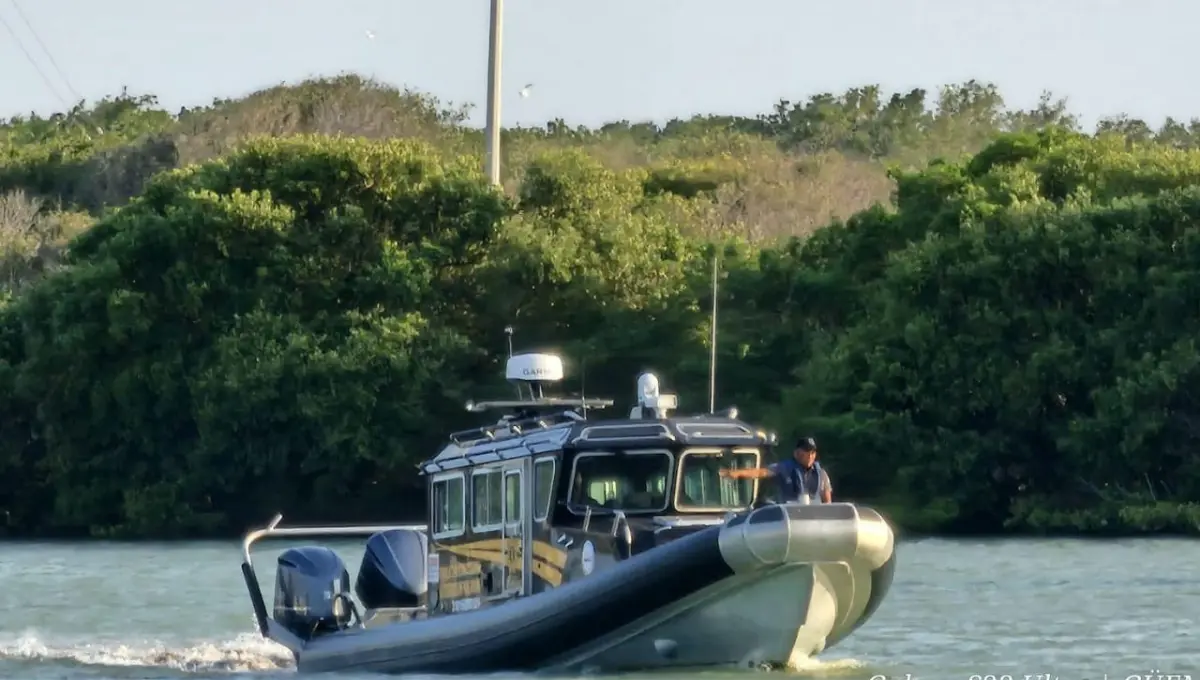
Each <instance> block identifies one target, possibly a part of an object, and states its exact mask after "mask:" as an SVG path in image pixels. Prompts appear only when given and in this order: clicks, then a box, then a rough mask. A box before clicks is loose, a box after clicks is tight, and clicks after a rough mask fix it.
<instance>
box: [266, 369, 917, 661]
mask: <svg viewBox="0 0 1200 680" xmlns="http://www.w3.org/2000/svg"><path fill="white" fill-rule="evenodd" d="M506 377H507V378H508V380H509V381H511V382H513V383H515V384H516V385H517V392H518V394H519V395H520V398H519V399H517V400H514V401H494V402H487V403H468V404H467V408H468V410H469V411H471V412H474V413H483V412H492V411H500V412H503V414H502V415H501V416H500V418H499V419H498V421H497V422H495V423H494V424H492V425H488V426H485V427H480V428H477V429H472V430H467V431H464V432H456V433H454V434H452V435H450V437H449V442H448V443H447V444H446V446H445V448H443V449H442V451H441V452H440V453H438V454H437V455H436V456H434V457H433V458H431V459H429V460H427V461H425V462H423V463H422V464H421V465H420V471H421V474H422V475H423V476H424V478H425V480H426V492H427V494H428V503H429V508H428V510H429V524H428V525H420V526H417V525H396V526H350V527H333V526H325V527H292V528H284V527H281V526H280V520H281V517H280V516H276V517H275V519H274V521H272V522H271V523H270V524H269V525H268V526H267V527H265V528H262V529H258V530H256V531H252V532H250V533H249V534H247V535H246V537H245V539H244V542H243V562H242V573H243V576H244V578H245V580H246V586H247V588H248V590H249V592H250V600H251V603H252V605H253V609H254V615H255V618H256V620H257V623H258V627H259V630H260V632H261V633H262V635H263V636H265V637H267V638H270V639H272V640H274V641H276V642H278V643H280V644H282V645H284V646H285V647H287V648H288V649H290V650H291V651H292V653H293V654H294V655H295V658H296V665H297V669H298V670H299V671H300V672H321V671H347V670H349V671H368V672H381V673H390V674H398V673H414V672H421V673H466V672H474V673H489V672H501V671H534V670H544V671H552V672H579V671H587V672H614V671H628V670H645V669H665V668H672V667H676V668H700V667H731V666H732V667H763V666H769V667H779V666H787V665H791V664H795V663H796V662H798V661H801V660H803V659H805V658H807V657H810V656H812V655H815V654H818V653H819V652H821V651H823V650H825V649H828V648H830V647H831V646H833V645H835V644H837V643H838V642H839V641H841V640H843V639H845V638H846V636H848V635H850V634H851V633H852V632H853V631H854V630H855V629H856V628H858V627H859V626H861V625H862V624H863V622H864V621H866V620H867V619H868V618H869V617H870V616H871V615H872V614H873V613H874V612H875V611H876V609H877V608H878V607H879V604H880V602H881V601H882V600H883V598H884V596H885V595H886V594H887V591H888V588H889V587H890V585H891V582H892V574H893V570H894V568H895V556H894V538H893V532H892V529H891V528H890V526H889V525H888V523H887V521H885V520H884V518H883V517H881V516H880V514H879V513H878V512H876V511H875V510H872V509H870V508H866V507H862V506H859V505H855V504H852V503H832V504H798V503H797V504H790V503H789V504H765V505H760V504H756V503H755V498H756V496H757V494H758V481H757V480H732V479H727V478H722V477H720V476H719V475H718V472H719V470H720V469H721V468H751V467H758V466H759V465H760V464H761V462H762V460H763V458H764V456H765V455H767V454H769V452H770V451H771V449H772V447H773V445H774V444H775V442H776V440H777V438H776V437H775V435H774V434H768V433H766V432H763V431H761V430H759V429H757V428H756V427H754V426H752V425H749V424H747V423H745V422H743V421H741V420H738V418H737V413H736V410H734V409H730V410H729V411H726V412H723V413H719V414H705V415H695V416H682V415H672V414H671V411H673V410H674V409H675V408H676V406H677V399H676V397H675V395H672V394H660V393H659V385H658V379H657V378H656V377H655V376H654V375H653V374H649V373H645V374H642V375H641V376H640V377H639V378H638V380H637V399H636V404H635V405H634V406H633V408H632V410H631V412H630V413H629V416H628V417H627V418H620V417H618V418H615V419H604V420H600V419H591V418H589V417H588V416H589V411H592V410H596V409H602V408H606V407H609V406H612V405H613V403H614V402H613V401H612V400H608V399H562V398H553V397H547V396H545V395H544V393H543V390H544V389H545V388H546V387H547V386H548V385H550V384H552V383H555V382H558V381H560V380H562V378H563V363H562V360H561V359H560V358H559V357H557V356H555V355H550V354H519V355H516V356H510V357H509V359H508V364H507V367H506ZM315 536H342V537H346V536H369V538H368V539H367V541H366V546H365V549H364V554H363V555H362V557H361V565H360V566H359V569H358V573H357V577H356V579H355V583H354V587H353V589H352V588H351V584H350V581H351V579H350V575H349V573H348V571H347V567H346V564H345V563H344V562H343V561H342V559H341V558H340V557H339V556H338V555H337V553H335V552H334V551H333V550H331V549H329V548H327V547H323V546H318V545H307V546H302V547H294V548H291V549H288V550H286V551H285V552H283V553H282V554H281V555H279V557H278V560H277V564H276V574H275V584H274V593H275V595H274V607H273V611H272V612H271V613H270V614H269V613H268V611H267V608H266V603H265V601H264V598H263V594H262V590H261V588H260V586H259V582H258V579H257V576H256V575H255V571H254V566H253V563H252V561H251V548H252V547H253V545H254V544H255V542H256V541H259V540H260V539H263V538H267V537H274V538H288V539H296V538H298V537H315Z"/></svg>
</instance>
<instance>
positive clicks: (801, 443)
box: [796, 437, 817, 451]
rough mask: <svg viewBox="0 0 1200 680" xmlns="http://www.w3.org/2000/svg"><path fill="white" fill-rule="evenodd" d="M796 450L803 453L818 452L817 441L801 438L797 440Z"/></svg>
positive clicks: (810, 438)
mask: <svg viewBox="0 0 1200 680" xmlns="http://www.w3.org/2000/svg"><path fill="white" fill-rule="evenodd" d="M796 448H798V449H800V450H801V451H816V450H817V440H815V439H813V438H812V437H801V438H800V439H797V440H796Z"/></svg>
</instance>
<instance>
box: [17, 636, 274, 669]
mask: <svg viewBox="0 0 1200 680" xmlns="http://www.w3.org/2000/svg"><path fill="white" fill-rule="evenodd" d="M45 663H52V664H53V663H58V664H67V665H85V666H108V667H110V668H121V667H125V668H145V667H153V668H158V669H169V670H174V671H179V672H180V673H189V674H191V673H201V674H204V673H245V672H263V671H280V670H291V669H292V668H293V662H292V656H291V654H290V653H288V651H287V650H286V649H284V648H283V647H281V646H280V645H277V644H275V643H273V642H270V641H267V640H263V639H262V638H260V637H259V636H258V635H255V634H244V635H239V636H237V637H236V638H234V639H232V640H228V641H224V642H200V643H196V644H193V645H190V646H187V645H164V644H159V643H145V644H141V645H130V644H122V643H117V642H113V643H100V644H97V643H85V644H58V643H53V642H47V641H44V640H42V639H41V638H40V637H39V636H38V635H37V633H36V632H27V633H24V634H22V635H20V636H19V637H16V638H9V639H2V638H0V669H3V668H4V667H5V666H9V665H10V664H11V665H15V666H20V665H24V664H45ZM0 675H8V673H4V672H0Z"/></svg>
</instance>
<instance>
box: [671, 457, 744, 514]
mask: <svg viewBox="0 0 1200 680" xmlns="http://www.w3.org/2000/svg"><path fill="white" fill-rule="evenodd" d="M758 459H759V455H758V451H756V450H754V449H734V450H732V451H730V450H728V449H724V450H722V449H704V450H695V451H685V452H684V454H683V455H682V456H681V457H680V458H679V488H678V489H676V490H675V494H676V495H675V506H676V507H677V508H679V509H680V510H709V511H711V510H737V509H741V508H745V507H748V506H749V505H750V504H751V503H752V502H753V501H754V491H755V489H756V486H755V484H756V480H753V479H726V478H722V477H721V475H720V471H721V469H722V468H737V469H747V468H754V467H758Z"/></svg>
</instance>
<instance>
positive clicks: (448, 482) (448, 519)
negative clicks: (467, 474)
mask: <svg viewBox="0 0 1200 680" xmlns="http://www.w3.org/2000/svg"><path fill="white" fill-rule="evenodd" d="M465 487H466V480H465V479H464V478H463V476H462V474H458V475H455V476H453V477H447V478H445V479H436V480H434V482H433V513H432V514H433V518H432V519H433V521H432V524H433V535H434V537H435V538H443V537H448V536H459V535H461V534H462V533H463V531H464V530H465V526H466V523H467V513H466V501H467V498H466V493H465V491H466V490H465Z"/></svg>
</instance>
